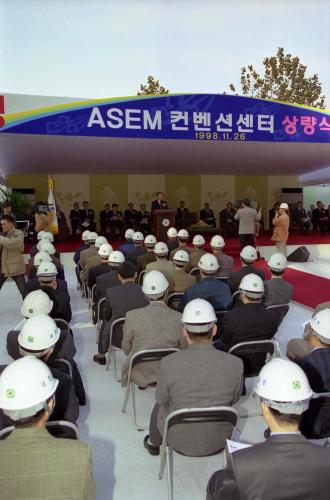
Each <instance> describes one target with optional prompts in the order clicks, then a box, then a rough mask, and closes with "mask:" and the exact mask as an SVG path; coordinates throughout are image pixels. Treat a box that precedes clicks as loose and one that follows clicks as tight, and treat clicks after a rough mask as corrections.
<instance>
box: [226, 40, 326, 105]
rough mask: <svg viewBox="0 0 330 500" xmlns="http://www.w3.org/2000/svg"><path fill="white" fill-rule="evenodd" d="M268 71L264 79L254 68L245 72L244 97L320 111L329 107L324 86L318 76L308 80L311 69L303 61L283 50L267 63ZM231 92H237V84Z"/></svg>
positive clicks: (269, 58)
mask: <svg viewBox="0 0 330 500" xmlns="http://www.w3.org/2000/svg"><path fill="white" fill-rule="evenodd" d="M263 65H264V69H265V73H264V76H261V75H260V74H259V73H258V72H257V71H256V70H255V69H254V67H253V66H252V64H250V65H248V66H243V68H241V87H242V92H243V94H244V95H249V96H251V97H257V98H261V99H275V100H277V101H285V102H292V103H295V104H305V105H308V106H313V107H317V108H324V107H325V96H324V95H322V85H321V83H320V81H319V77H318V75H317V74H316V73H314V75H312V76H310V77H307V76H306V71H307V66H305V65H304V64H302V63H301V62H300V59H299V57H297V56H295V57H293V56H292V55H291V54H285V53H284V49H283V48H282V47H279V48H278V49H277V54H276V56H272V57H266V58H265V59H264V60H263ZM229 88H230V90H232V91H233V92H236V88H235V86H234V85H233V84H230V85H229Z"/></svg>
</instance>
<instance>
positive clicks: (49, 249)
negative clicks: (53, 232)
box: [39, 240, 56, 255]
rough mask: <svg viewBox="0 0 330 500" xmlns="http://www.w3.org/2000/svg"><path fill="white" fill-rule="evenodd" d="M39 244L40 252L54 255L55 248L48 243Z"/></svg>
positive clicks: (43, 241) (44, 241)
mask: <svg viewBox="0 0 330 500" xmlns="http://www.w3.org/2000/svg"><path fill="white" fill-rule="evenodd" d="M39 244H40V252H47V253H49V255H54V253H55V252H56V248H55V247H54V245H53V244H52V243H51V242H50V241H46V240H41V242H40V243H39Z"/></svg>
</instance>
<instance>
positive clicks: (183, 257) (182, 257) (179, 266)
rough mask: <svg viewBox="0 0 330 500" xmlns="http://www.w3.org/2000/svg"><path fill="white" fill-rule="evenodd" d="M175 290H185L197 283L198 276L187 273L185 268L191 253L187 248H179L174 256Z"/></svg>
mask: <svg viewBox="0 0 330 500" xmlns="http://www.w3.org/2000/svg"><path fill="white" fill-rule="evenodd" d="M172 262H173V266H174V269H173V279H174V289H173V292H185V291H186V290H187V288H189V287H191V286H193V285H194V284H195V283H196V276H193V275H192V274H189V273H186V271H185V268H186V267H187V265H188V263H189V255H188V253H187V252H186V251H185V250H177V251H176V252H175V254H174V256H173V261H172Z"/></svg>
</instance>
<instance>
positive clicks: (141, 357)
mask: <svg viewBox="0 0 330 500" xmlns="http://www.w3.org/2000/svg"><path fill="white" fill-rule="evenodd" d="M177 351H179V349H176V348H175V347H170V348H167V349H146V350H144V351H139V352H136V353H135V354H133V356H132V357H131V359H130V362H129V367H128V376H127V384H126V387H125V397H124V403H123V408H122V412H123V413H125V412H126V408H127V403H128V400H129V399H130V401H131V408H132V420H133V423H134V425H135V427H136V428H137V430H139V431H143V430H146V429H148V426H147V427H142V426H141V425H138V423H137V421H136V404H135V384H134V382H133V381H132V369H133V367H134V366H135V365H137V364H140V363H149V362H150V361H161V359H162V358H165V357H166V356H168V355H169V354H173V353H174V352H177Z"/></svg>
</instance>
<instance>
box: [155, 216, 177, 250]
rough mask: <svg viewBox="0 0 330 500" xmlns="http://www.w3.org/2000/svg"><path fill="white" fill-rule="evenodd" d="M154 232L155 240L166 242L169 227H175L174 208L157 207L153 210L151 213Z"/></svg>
mask: <svg viewBox="0 0 330 500" xmlns="http://www.w3.org/2000/svg"><path fill="white" fill-rule="evenodd" d="M152 216H153V222H154V224H153V225H154V232H155V235H156V238H157V241H163V242H164V243H166V241H167V240H168V237H167V234H166V233H167V231H168V228H169V227H175V216H176V210H171V209H159V210H154V212H153V214H152Z"/></svg>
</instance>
